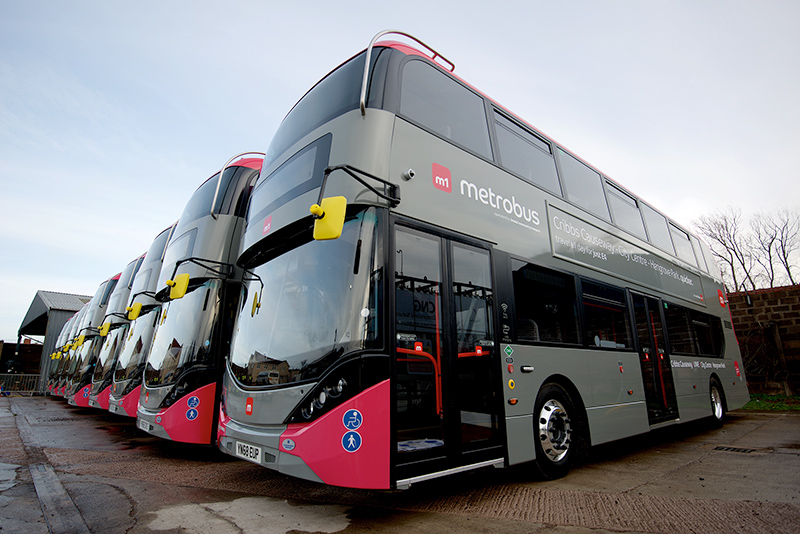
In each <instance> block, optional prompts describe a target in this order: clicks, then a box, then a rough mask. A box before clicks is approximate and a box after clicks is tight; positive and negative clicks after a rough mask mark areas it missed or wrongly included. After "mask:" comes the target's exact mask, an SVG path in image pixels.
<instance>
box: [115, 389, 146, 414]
mask: <svg viewBox="0 0 800 534" xmlns="http://www.w3.org/2000/svg"><path fill="white" fill-rule="evenodd" d="M141 392H142V386H136V389H134V390H133V391H131V392H130V393H128V394H127V395H125V396H124V397H122V399H121V400H120V401H119V407H120V408H122V409H123V410H124V411H125V415H127V416H128V417H136V412H137V411H138V410H139V394H140V393H141Z"/></svg>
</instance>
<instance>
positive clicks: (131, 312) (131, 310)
mask: <svg viewBox="0 0 800 534" xmlns="http://www.w3.org/2000/svg"><path fill="white" fill-rule="evenodd" d="M125 309H126V310H127V311H128V320H129V321H135V320H136V318H137V317H139V314H140V313H142V303H141V302H134V304H133V306H128V307H127V308H125Z"/></svg>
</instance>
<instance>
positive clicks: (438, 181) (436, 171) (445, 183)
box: [433, 163, 453, 193]
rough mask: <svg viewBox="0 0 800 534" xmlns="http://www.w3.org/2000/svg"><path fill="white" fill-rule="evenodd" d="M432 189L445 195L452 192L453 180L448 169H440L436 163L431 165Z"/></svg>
mask: <svg viewBox="0 0 800 534" xmlns="http://www.w3.org/2000/svg"><path fill="white" fill-rule="evenodd" d="M433 187H435V188H436V189H439V190H440V191H444V192H445V193H452V192H453V179H452V178H451V176H450V169H448V168H447V167H442V166H441V165H439V164H438V163H434V164H433Z"/></svg>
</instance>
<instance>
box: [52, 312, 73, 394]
mask: <svg viewBox="0 0 800 534" xmlns="http://www.w3.org/2000/svg"><path fill="white" fill-rule="evenodd" d="M79 312H80V310H78V311H76V312H75V313H74V314H73V315H72V317H70V318H69V319H68V320H67V322H66V323H64V326H62V327H61V332H60V333H59V334H58V340H56V344H55V351H53V354H52V355H51V358H53V359H57V360H58V363H57V364H56V365H51V366H50V374H49V377H48V380H47V391H48V393H50V394H51V395H55V394H56V382H57V381H58V379H59V377H60V376H61V374H62V371H63V368H64V364H65V362H66V360H67V352H68V349H66V345H67V343H68V342H69V341H70V334H71V332H72V326H73V324H75V320H76V319H77V318H78V314H79Z"/></svg>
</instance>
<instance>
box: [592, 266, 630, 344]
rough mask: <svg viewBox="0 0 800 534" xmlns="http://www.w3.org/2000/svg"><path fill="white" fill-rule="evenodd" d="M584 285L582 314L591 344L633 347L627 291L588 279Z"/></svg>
mask: <svg viewBox="0 0 800 534" xmlns="http://www.w3.org/2000/svg"><path fill="white" fill-rule="evenodd" d="M582 286H583V313H584V317H585V319H586V339H587V341H588V343H589V346H590V347H602V348H606V349H628V348H631V346H632V344H631V326H630V321H629V320H628V307H627V305H626V303H625V291H624V290H622V289H619V288H615V287H609V286H603V285H600V284H595V283H593V282H588V281H586V280H584V281H583V283H582Z"/></svg>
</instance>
